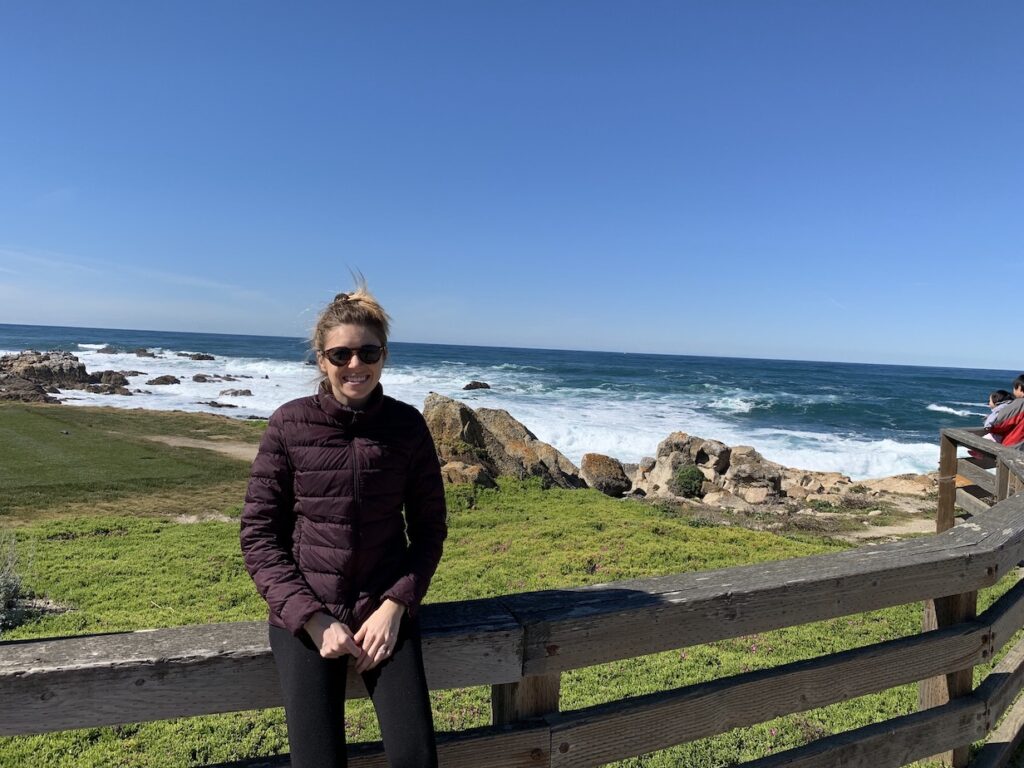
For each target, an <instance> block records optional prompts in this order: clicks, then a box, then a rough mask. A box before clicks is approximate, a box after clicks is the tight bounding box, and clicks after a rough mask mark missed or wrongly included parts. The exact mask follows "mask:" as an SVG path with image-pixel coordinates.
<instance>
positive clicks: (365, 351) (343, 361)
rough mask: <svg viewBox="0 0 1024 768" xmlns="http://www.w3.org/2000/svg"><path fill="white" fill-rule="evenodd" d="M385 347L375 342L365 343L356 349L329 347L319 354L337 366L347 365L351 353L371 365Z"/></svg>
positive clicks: (379, 356)
mask: <svg viewBox="0 0 1024 768" xmlns="http://www.w3.org/2000/svg"><path fill="white" fill-rule="evenodd" d="M385 349H387V347H380V346H377V345H376V344H366V345H365V346H362V347H359V348H358V349H349V348H348V347H331V348H330V349H325V350H324V351H323V352H321V353H320V354H322V355H323V356H324V357H326V358H327V359H328V360H330V361H331V362H332V363H334V365H337V366H345V365H348V361H349V360H351V359H352V355H355V356H356V357H358V358H359V359H360V360H362V361H363V362H364V363H366V364H367V365H372V364H373V363H376V362H377V361H379V360H380V358H381V355H383V354H384V350H385Z"/></svg>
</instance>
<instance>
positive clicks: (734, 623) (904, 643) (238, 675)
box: [0, 430, 1024, 768]
mask: <svg viewBox="0 0 1024 768" xmlns="http://www.w3.org/2000/svg"><path fill="white" fill-rule="evenodd" d="M942 440H943V443H942V468H941V478H940V486H939V494H940V498H939V519H938V526H939V528H940V529H941V532H939V533H937V534H936V535H934V536H927V537H922V538H916V539H910V540H905V541H901V542H896V543H891V544H884V545H879V546H868V547H861V548H858V549H852V550H846V551H843V552H840V553H835V554H829V555H820V556H813V557H805V558H797V559H792V560H784V561H776V562H769V563H762V564H757V565H749V566H742V567H736V568H726V569H721V570H716V571H706V572H701V573H687V574H679V575H674V576H665V577H659V578H652V579H643V580H636V581H623V582H616V583H613V584H606V585H598V586H592V587H583V588H579V589H565V590H551V591H544V592H534V593H526V594H516V595H508V596H504V597H499V598H492V599H487V600H473V601H465V602H457V603H444V604H435V605H430V606H427V607H425V608H424V609H423V634H424V657H425V661H426V666H427V679H428V684H429V685H430V687H431V688H433V689H439V688H453V687H465V686H473V685H490V686H491V690H492V696H491V701H492V712H493V722H494V725H492V726H489V727H483V728H476V729H471V730H467V731H461V732H457V733H451V734H443V735H442V736H441V738H440V739H439V753H440V758H441V764H442V765H444V766H473V767H474V768H475V767H477V766H501V768H512V767H513V766H524V767H525V766H531V767H533V766H573V768H577V767H580V766H597V765H603V764H605V763H608V762H612V761H615V760H619V759H623V758H627V757H630V756H634V755H638V754H643V753H645V752H651V751H654V750H658V749H663V748H666V747H669V746H673V745H676V744H681V743H685V742H688V741H692V740H695V739H699V738H703V737H706V736H712V735H715V734H719V733H724V732H725V731H728V730H731V729H733V728H736V727H740V726H749V725H754V724H757V723H761V722H765V721H767V720H770V719H772V718H775V717H778V716H781V715H786V714H790V713H794V712H800V711H804V710H809V709H813V708H817V707H822V706H826V705H829V704H834V703H837V702H840V701H845V700H848V699H852V698H855V697H858V696H863V695H865V694H869V693H874V692H878V691H882V690H886V689H888V688H892V687H894V686H899V685H904V684H907V683H913V682H921V691H922V694H921V695H922V704H923V705H924V706H926V707H928V708H924V709H922V710H920V711H918V712H915V713H912V714H909V715H904V716H901V717H895V718H891V719H888V720H885V721H883V722H880V723H876V724H874V725H869V726H866V727H863V728H858V729H855V730H852V731H848V732H845V733H840V734H837V735H834V736H829V737H827V738H823V739H820V740H818V741H814V742H811V743H810V744H807V745H805V746H802V747H799V748H797V749H792V750H788V751H786V752H781V753H778V754H775V755H771V756H769V757H765V758H762V759H760V760H755V761H753V762H750V763H745V764H744V765H746V766H748V768H750V767H753V766H756V767H757V768H768V766H833V765H844V766H855V765H863V766H871V767H872V768H883V767H884V766H901V765H905V764H907V763H909V762H912V761H914V760H917V759H921V758H926V757H929V756H931V755H935V754H936V753H944V752H949V753H950V755H949V759H952V760H953V761H954V762H955V763H956V764H957V765H964V764H965V763H966V759H967V756H968V753H967V746H969V745H970V744H971V743H972V742H973V741H976V740H979V739H983V738H985V737H986V735H988V734H990V733H992V732H993V729H994V728H995V726H996V723H997V721H998V720H999V718H1000V717H1001V716H1002V715H1003V714H1004V713H1005V712H1006V711H1007V710H1008V709H1009V708H1010V705H1011V703H1012V701H1013V699H1014V698H1015V697H1016V695H1017V693H1018V692H1019V691H1020V690H1021V687H1022V685H1024V666H1022V662H1024V642H1022V643H1019V644H1017V645H1016V646H1014V647H1013V648H1012V649H1011V650H1010V652H1009V653H1008V654H1007V655H1006V657H1005V658H1004V659H1003V660H1002V661H1001V662H1000V663H999V664H998V665H997V666H996V667H995V669H994V671H993V672H992V673H990V674H989V675H988V677H987V678H986V679H985V680H984V681H983V682H982V684H981V685H979V686H978V687H977V688H973V689H972V687H971V670H972V669H973V667H975V666H976V665H978V664H982V663H987V662H989V661H991V659H992V657H993V655H994V654H995V653H996V652H997V651H998V650H999V649H1000V648H1001V647H1003V646H1004V645H1005V644H1006V643H1007V642H1008V641H1009V639H1010V638H1011V636H1012V635H1013V634H1014V633H1015V632H1016V631H1017V630H1018V629H1020V628H1021V627H1022V626H1024V583H1018V584H1016V585H1015V586H1014V587H1012V588H1011V589H1010V590H1009V591H1008V592H1007V593H1006V594H1004V595H1003V597H1001V598H1000V599H999V600H998V601H997V602H996V603H995V604H993V605H992V606H991V607H990V608H989V609H988V610H987V611H985V613H984V614H982V615H981V616H978V617H974V616H973V611H974V604H975V603H974V597H973V596H974V594H975V593H976V591H977V590H978V589H981V588H983V587H987V586H990V585H992V584H995V583H996V582H997V581H998V580H999V579H1000V578H1002V577H1004V576H1007V575H1010V574H1014V573H1015V572H1016V569H1015V567H1016V565H1017V563H1018V562H1019V561H1021V560H1022V559H1024V494H1019V495H1008V494H1009V493H1010V491H1011V490H1012V489H1013V488H1014V487H1016V486H1015V484H1016V483H1017V482H1018V481H1019V479H1021V478H1024V461H1022V459H1024V454H1021V453H1020V452H1017V451H1015V450H1013V449H1006V448H1002V447H1001V446H998V445H996V444H994V443H991V442H990V441H984V440H981V438H979V437H978V436H977V435H974V434H972V433H969V432H965V431H962V430H946V431H944V432H943V434H942ZM981 443H987V445H980V444H981ZM957 446H969V447H972V448H974V449H975V450H980V451H982V452H983V453H985V454H986V455H988V456H990V457H992V459H993V461H994V463H995V464H996V467H997V472H996V475H994V476H993V475H989V477H990V478H992V481H993V483H994V485H993V486H992V487H993V488H994V490H995V496H996V497H997V498H998V497H999V495H1000V494H1002V496H1004V497H1006V498H1004V499H1002V500H999V501H998V503H996V504H995V505H994V506H992V507H991V508H986V509H985V510H982V509H981V508H980V507H979V508H977V509H976V511H977V512H979V513H980V514H977V515H976V516H975V517H973V518H972V519H971V520H970V521H969V522H968V523H965V524H961V525H953V517H952V514H953V501H955V498H956V474H957V471H956V470H957V468H958V465H957V463H956V462H957V459H956V447H957ZM987 474H988V473H987V472H986V475H987ZM1001 478H1006V479H1005V481H1004V480H1003V479H1001ZM974 480H978V481H981V482H988V480H986V479H985V478H981V477H980V476H978V477H976V478H974ZM922 600H924V601H932V603H931V604H932V610H931V611H930V612H929V615H930V616H931V625H930V626H929V627H928V628H931V627H932V626H934V627H935V629H934V631H928V632H924V633H922V634H920V635H914V636H911V637H905V638H900V639H896V640H889V641H885V642H880V643H876V644H873V645H869V646H865V647H862V648H856V649H853V650H849V651H845V652H842V653H836V654H831V655H827V656H822V657H818V658H814V659H810V660H807V661H801V662H796V663H791V664H786V665H784V666H779V667H775V668H772V669H766V670H759V671H755V672H748V673H744V674H739V675H735V676H733V677H728V678H724V679H719V680H714V681H712V682H708V683H702V684H698V685H690V686H686V687H683V688H676V689H673V690H667V691H662V692H659V693H654V694H648V695H643V696H635V697H631V698H626V699H622V700H618V701H614V702H610V703H607V704H601V705H597V706H591V707H586V708H584V709H577V710H568V711H561V710H560V709H559V681H560V675H561V673H562V672H565V671H568V670H572V669H577V668H581V667H587V666H591V665H595V664H601V663H605V662H610V661H615V660H618V659H625V658H630V657H634V656H640V655H644V654H649V653H655V652H659V651H665V650H671V649H677V648H682V647H686V646H691V645H696V644H700V643H708V642H713V641H716V640H723V639H726V638H732V637H737V636H742V635H747V634H751V633H756V632H766V631H770V630H774V629H781V628H784V627H791V626H797V625H800V624H805V623H808V622H813V621H820V620H825V619H831V618H835V617H839V616H846V615H850V614H855V613H860V612H863V611H871V610H876V609H880V608H887V607H892V606H897V605H903V604H906V603H911V602H917V601H922ZM349 689H350V691H351V692H352V695H355V696H359V695H365V691H364V689H363V687H362V681H361V680H360V678H359V677H358V676H357V675H354V674H353V675H352V676H350V679H349ZM280 704H281V700H280V694H279V691H278V685H277V680H276V675H275V671H274V667H273V662H272V659H271V656H270V651H269V649H268V646H267V640H266V625H265V624H264V623H263V622H250V623H240V624H216V625H208V626H191V627H178V628H173V629H162V630H154V631H145V632H130V633H119V634H111V635H94V636H88V637H71V638H58V639H51V640H33V641H18V642H11V643H5V644H0V735H22V734H32V733H43V732H49V731H56V730H62V729H67V728H81V727H91V726H99V725H111V724H116V723H128V722H144V721H150V720H158V719H164V718H171V717H182V716H189V715H200V714H210V713H217V712H231V711H238V710H249V709H259V708H266V707H273V706H280ZM1007 720H1008V721H1009V722H1010V723H1011V724H1012V725H1013V728H1012V729H1010V728H1009V727H1008V726H1007V727H1006V728H1003V727H1001V728H1000V729H997V730H996V731H995V734H994V735H993V737H992V738H991V739H990V740H989V744H988V745H986V747H985V748H983V749H982V750H981V752H980V753H979V754H978V756H977V757H976V758H975V762H974V763H973V764H972V768H973V766H975V765H976V766H978V768H981V767H982V766H984V768H991V767H992V766H999V765H1005V761H1006V759H1007V757H1008V754H1009V753H1010V752H1011V751H1012V748H1013V746H1014V742H1015V740H1016V738H1017V734H1016V730H1017V728H1016V726H1017V725H1018V724H1019V723H1020V722H1021V715H1018V714H1016V713H1014V714H1013V715H1012V716H1011V717H1009V718H1007ZM1004 725H1005V724H1004ZM351 753H352V760H351V764H352V765H353V766H360V767H363V766H383V765H385V761H384V757H383V751H382V749H381V748H380V745H379V744H367V745H354V746H353V747H352V748H351ZM236 765H245V766H249V768H256V767H257V766H286V765H288V759H287V756H284V757H278V758H263V759H255V760H249V761H243V763H240V764H236Z"/></svg>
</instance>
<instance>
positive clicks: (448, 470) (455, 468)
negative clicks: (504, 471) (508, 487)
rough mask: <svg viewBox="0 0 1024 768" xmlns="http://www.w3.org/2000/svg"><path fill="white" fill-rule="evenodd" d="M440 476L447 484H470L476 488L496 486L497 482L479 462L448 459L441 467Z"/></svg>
mask: <svg viewBox="0 0 1024 768" xmlns="http://www.w3.org/2000/svg"><path fill="white" fill-rule="evenodd" d="M441 477H442V478H443V479H444V481H445V482H446V483H448V484H449V485H462V484H467V483H468V484H470V485H475V486H477V487H478V488H497V487H498V484H497V483H496V482H495V481H494V478H493V477H491V475H490V473H489V472H488V471H487V470H486V469H484V467H482V466H481V465H479V464H465V463H463V462H461V461H449V462H448V463H447V464H445V465H444V466H443V467H441Z"/></svg>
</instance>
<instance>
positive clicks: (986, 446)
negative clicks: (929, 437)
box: [940, 429, 1008, 456]
mask: <svg viewBox="0 0 1024 768" xmlns="http://www.w3.org/2000/svg"><path fill="white" fill-rule="evenodd" d="M942 437H944V438H948V439H950V440H952V441H953V442H954V443H956V444H957V445H962V446H963V447H965V448H973V449H974V450H976V451H979V452H981V453H984V454H986V455H988V456H999V455H1000V454H1001V453H1002V452H1003V451H1006V450H1008V449H1006V448H1003V447H1002V445H1000V444H999V443H997V442H995V441H993V440H988V439H986V438H985V430H983V429H977V430H969V429H944V430H942ZM940 439H941V438H940ZM940 450H941V449H940Z"/></svg>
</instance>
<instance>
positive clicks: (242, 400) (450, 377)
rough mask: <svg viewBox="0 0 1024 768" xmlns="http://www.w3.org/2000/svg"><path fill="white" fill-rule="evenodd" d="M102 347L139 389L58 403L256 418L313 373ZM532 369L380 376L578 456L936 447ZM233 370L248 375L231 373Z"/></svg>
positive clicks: (880, 467)
mask: <svg viewBox="0 0 1024 768" xmlns="http://www.w3.org/2000/svg"><path fill="white" fill-rule="evenodd" d="M103 346H104V345H102V344H94V345H93V344H90V345H80V347H79V350H78V352H77V353H76V354H77V356H78V357H79V359H80V360H81V361H82V362H83V363H84V364H85V365H86V367H87V369H88V370H89V371H90V372H96V371H101V370H120V371H126V370H137V371H143V372H144V373H141V374H139V375H136V376H132V377H130V378H129V382H130V383H129V389H133V390H134V389H140V390H144V392H141V393H138V394H135V395H133V396H131V397H123V396H118V395H95V394H91V393H88V392H81V391H77V390H67V391H65V392H63V393H62V394H61V398H62V399H65V400H66V402H68V403H69V404H79V405H107V406H117V407H123V408H139V407H142V408H151V409H157V410H183V411H206V412H211V413H219V414H222V415H227V416H236V417H248V416H259V417H267V416H269V415H270V414H271V413H272V412H273V411H274V409H276V408H277V407H278V406H279V405H281V404H282V403H284V402H286V401H288V400H292V399H294V398H296V397H301V396H303V395H307V394H311V393H312V392H313V391H314V386H315V382H316V379H317V370H316V369H315V368H314V367H312V366H309V365H305V364H303V363H300V362H287V361H281V360H269V359H260V358H243V357H226V356H221V355H217V356H216V359H215V360H212V361H196V360H191V359H189V358H188V357H182V356H180V355H179V354H178V352H180V351H181V350H156V349H153V350H152V351H154V352H155V353H156V354H158V355H159V356H158V357H156V358H140V357H137V356H136V355H134V354H130V353H115V354H105V353H100V352H98V351H97V350H98V349H100V348H102V347H103ZM532 368H533V367H532V366H520V365H515V364H506V365H502V366H487V365H480V364H472V363H465V362H462V361H451V362H447V363H445V362H442V363H438V364H432V365H429V366H427V365H416V366H413V365H400V364H397V365H390V366H388V367H386V368H385V370H384V375H383V377H382V381H383V383H384V388H385V391H386V392H387V393H388V394H389V395H391V396H393V397H397V398H398V399H400V400H404V401H406V402H409V403H412V404H413V405H415V406H417V407H419V408H422V406H423V401H424V399H425V397H426V396H427V394H428V393H429V392H432V391H433V392H438V393H440V394H443V395H446V396H448V397H453V398H456V399H459V400H462V401H464V402H466V403H467V404H468V405H470V406H471V407H474V408H478V407H490V408H502V409H505V410H507V411H509V413H511V414H512V416H514V417H515V418H516V419H518V420H520V421H521V422H523V424H525V425H526V426H527V427H528V428H529V429H530V430H532V431H533V432H534V434H536V435H537V437H538V438H539V439H541V440H543V441H545V442H548V443H551V444H552V445H554V446H555V447H556V448H558V449H559V450H560V451H562V452H563V453H565V454H566V455H567V456H568V457H569V458H570V459H571V460H572V461H574V462H575V463H577V464H579V462H580V460H581V458H582V456H583V454H584V453H589V452H593V453H603V454H607V455H610V456H614V457H616V458H618V459H619V460H621V461H626V462H636V461H638V460H639V459H640V458H642V457H644V456H653V455H654V453H655V451H656V450H657V446H658V443H659V442H660V441H661V440H663V439H664V438H665V437H666V436H667V435H668V434H669V433H671V432H673V431H683V432H687V433H689V434H693V435H699V436H701V437H705V438H714V439H716V440H721V441H722V442H725V443H727V444H729V445H753V446H754V447H755V448H757V450H759V451H760V452H761V453H762V454H763V455H764V456H765V457H766V458H768V459H771V460H772V461H777V462H780V463H782V464H785V465H787V466H794V467H800V468H804V469H813V470H825V471H837V472H842V473H844V474H847V475H850V476H851V477H853V478H855V479H862V478H867V477H877V476H882V475H891V474H897V473H902V472H928V471H931V470H933V469H935V465H936V461H937V457H938V448H937V446H935V445H933V444H928V443H910V444H908V443H899V442H896V441H894V440H867V439H857V438H851V437H840V436H836V435H832V434H827V433H817V432H810V431H800V430H787V429H750V428H744V427H743V426H742V425H740V424H738V423H736V421H735V419H733V420H730V419H729V417H731V416H733V415H735V414H742V413H746V412H748V411H749V410H751V409H753V408H755V407H762V405H764V406H765V407H767V405H770V404H771V403H772V402H776V401H778V400H780V399H782V400H784V399H785V398H784V394H785V393H778V394H776V395H764V396H763V397H762V396H755V395H753V393H749V392H744V391H742V390H735V389H734V390H729V389H725V388H717V387H716V388H715V389H713V390H706V391H704V392H702V393H701V394H699V395H698V394H694V395H679V394H675V395H667V394H662V395H658V394H654V393H649V392H640V391H635V390H634V389H633V388H631V387H623V386H621V385H611V386H597V385H595V386H592V387H585V388H584V387H580V388H571V387H565V386H564V385H563V384H562V382H561V381H559V380H558V379H557V378H556V377H553V376H543V377H539V376H537V374H536V371H535V370H531V369H532ZM197 373H204V374H207V375H216V376H234V377H236V378H239V380H238V381H233V382H231V381H227V382H226V381H216V382H212V383H206V384H203V383H198V382H195V381H193V380H192V376H193V375H195V374H197ZM165 374H170V375H174V376H176V377H177V378H178V379H179V380H180V381H181V383H180V384H174V385H164V386H160V385H147V384H146V383H145V382H146V381H149V380H151V379H154V378H156V377H157V376H161V375H165ZM243 376H244V377H251V378H241V377H243ZM473 379H479V380H484V381H487V382H488V383H489V384H490V385H491V387H492V388H491V389H477V390H470V391H465V390H463V389H462V387H463V386H464V385H465V384H466V383H467V382H469V381H470V380H473ZM228 389H249V390H250V391H251V392H252V396H230V395H220V394H219V393H220V392H221V391H223V390H228ZM631 390H632V391H631ZM793 397H796V396H793ZM833 399H834V396H832V395H822V397H821V401H830V400H833ZM211 400H212V401H216V402H218V403H222V404H230V405H235V406H237V407H236V408H224V409H219V408H214V407H211V406H209V405H205V404H203V403H204V402H208V401H211ZM794 402H796V401H794ZM804 402H806V401H804ZM958 415H959V414H958ZM965 415H975V414H974V413H973V412H971V413H968V414H965Z"/></svg>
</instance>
